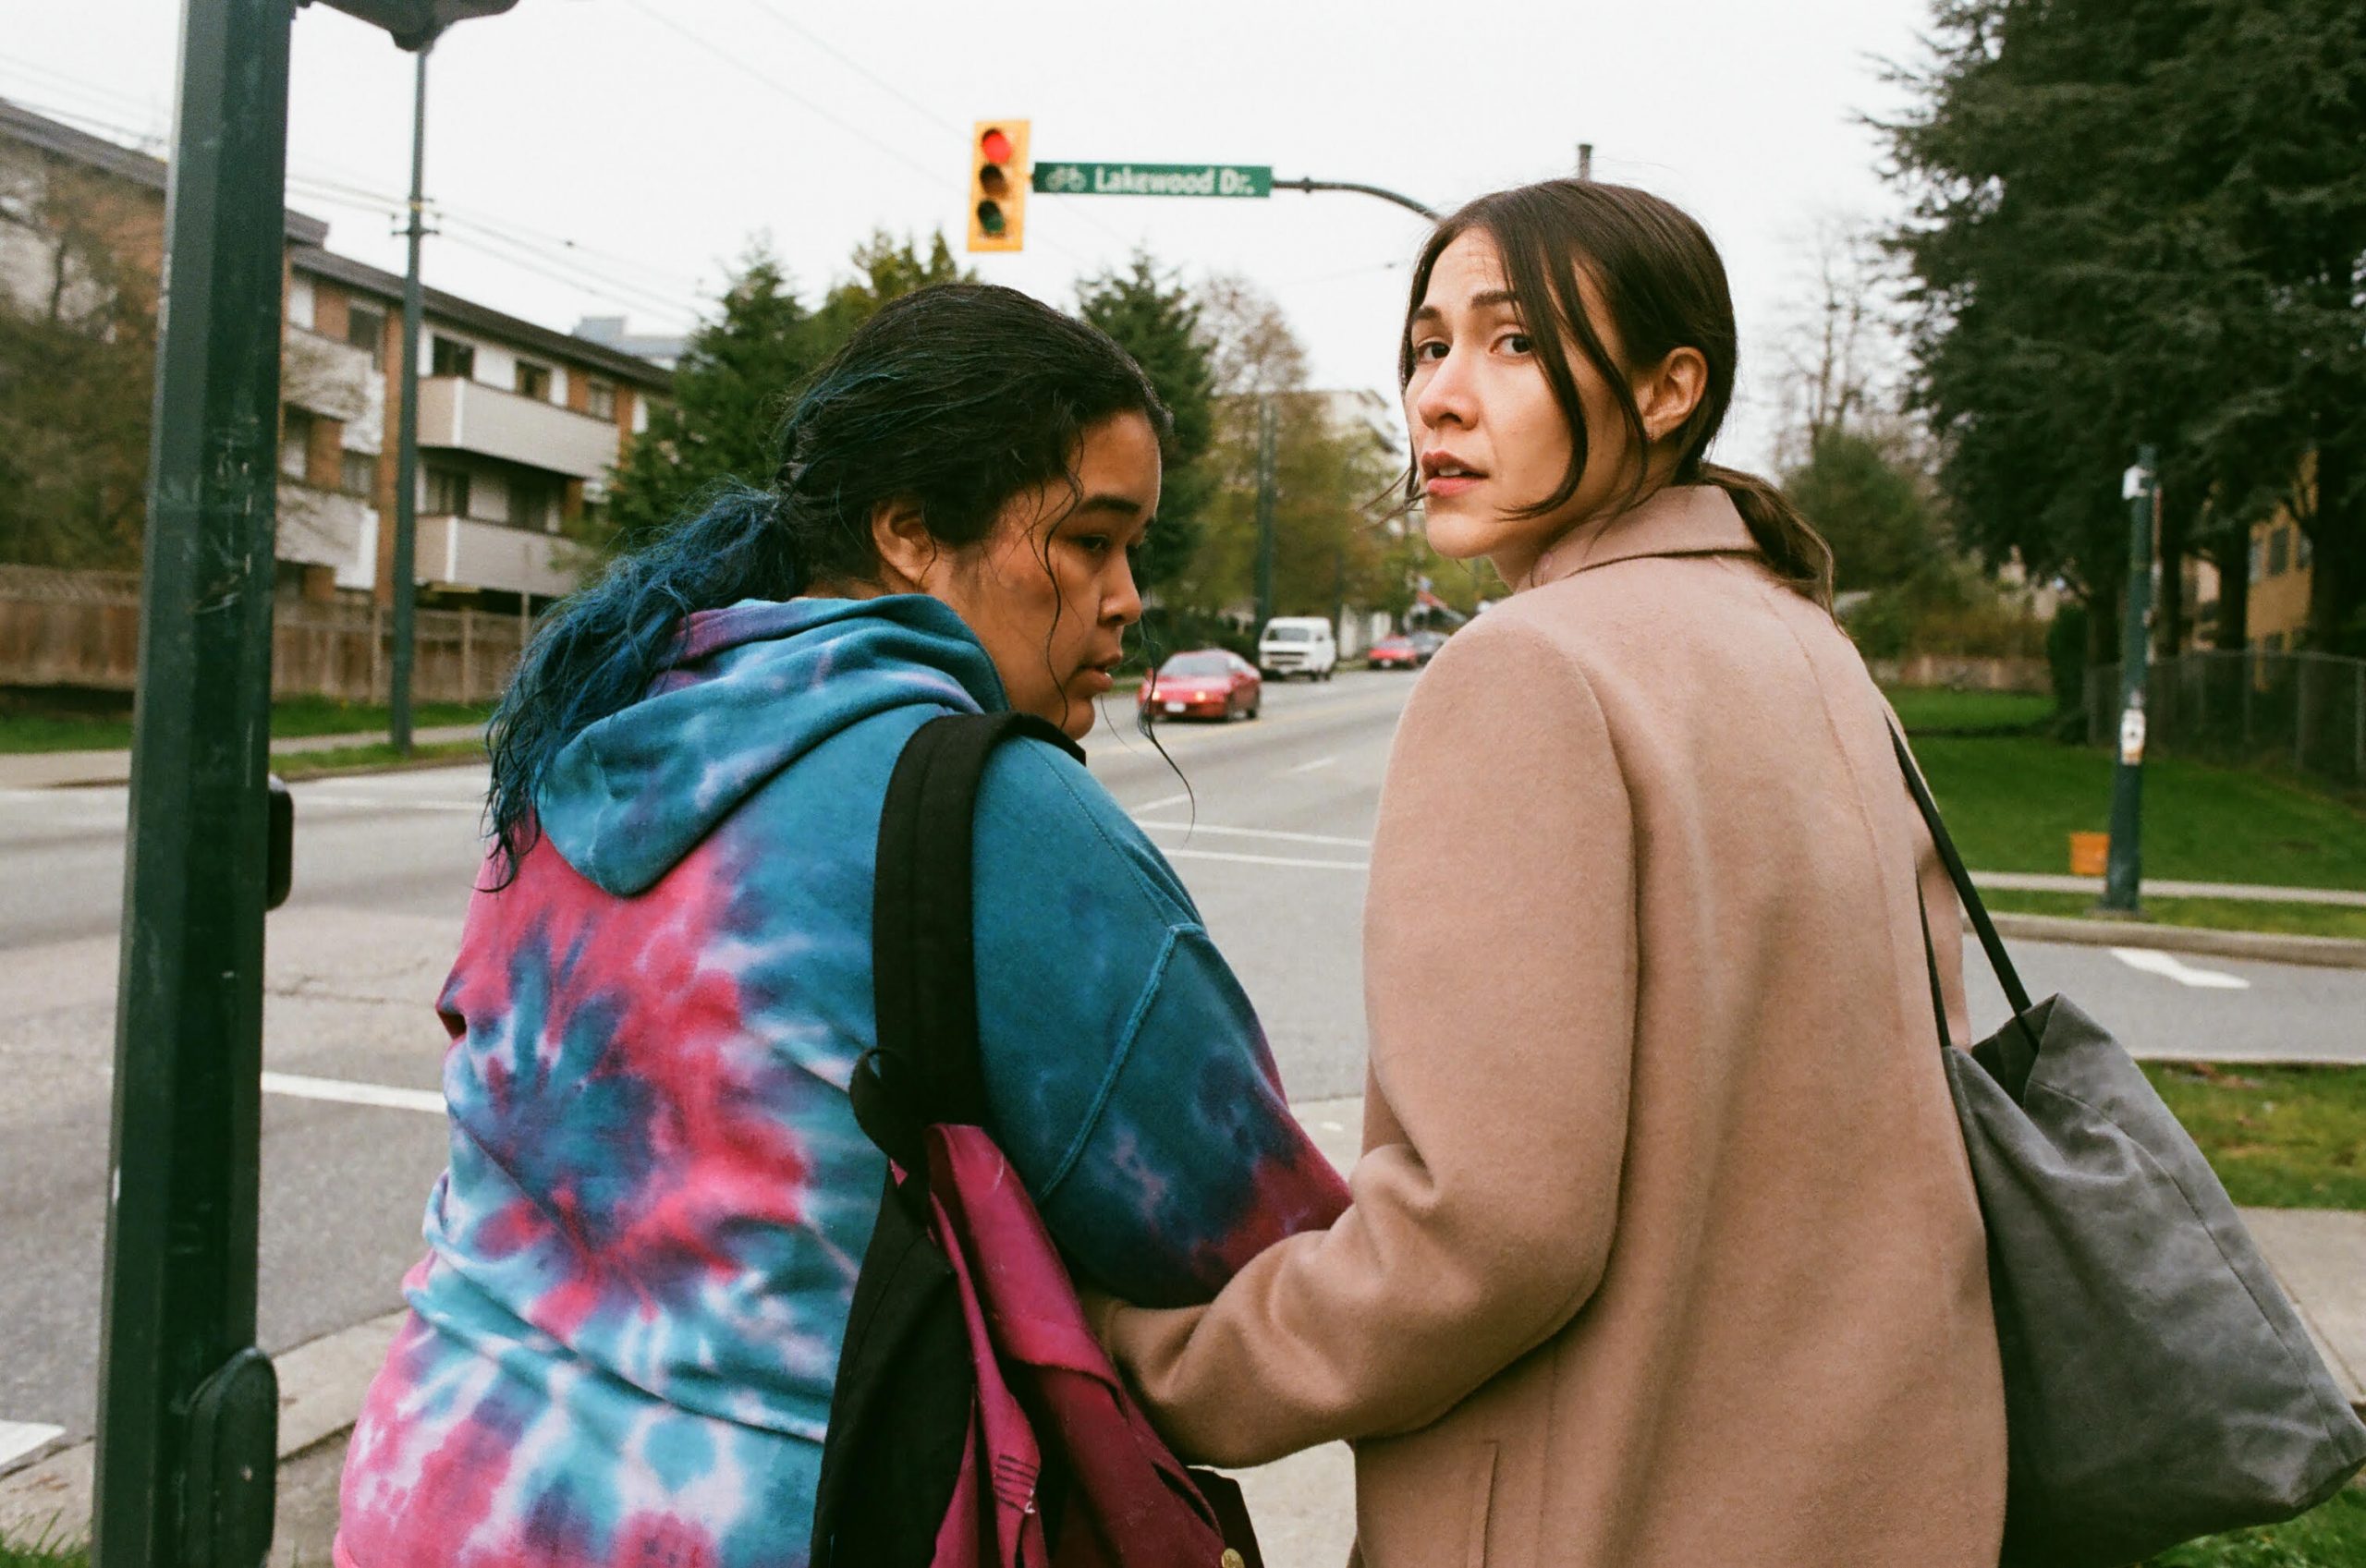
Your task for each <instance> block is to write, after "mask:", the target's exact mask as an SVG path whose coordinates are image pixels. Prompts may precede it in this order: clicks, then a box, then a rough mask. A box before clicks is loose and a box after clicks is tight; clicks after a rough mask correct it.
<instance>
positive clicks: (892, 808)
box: [850, 713, 1084, 1201]
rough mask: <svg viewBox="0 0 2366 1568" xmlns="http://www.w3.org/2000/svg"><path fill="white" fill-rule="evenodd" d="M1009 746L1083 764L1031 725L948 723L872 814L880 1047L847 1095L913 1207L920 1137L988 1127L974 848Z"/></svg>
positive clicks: (1048, 732) (929, 736) (920, 1165)
mask: <svg viewBox="0 0 2366 1568" xmlns="http://www.w3.org/2000/svg"><path fill="white" fill-rule="evenodd" d="M1018 736H1025V737H1027V738H1029V739H1031V740H1040V741H1044V742H1047V743H1049V744H1051V745H1054V746H1056V747H1058V748H1060V749H1061V750H1063V751H1066V752H1067V754H1068V755H1069V756H1071V757H1074V758H1075V759H1076V760H1078V761H1079V762H1081V761H1082V760H1084V753H1083V752H1082V751H1080V750H1079V749H1078V748H1077V744H1076V743H1075V742H1074V741H1072V740H1070V739H1069V738H1068V737H1067V735H1064V734H1062V733H1061V732H1060V731H1059V730H1058V729H1056V728H1055V727H1054V726H1053V725H1051V724H1049V723H1045V722H1044V721H1043V720H1042V719H1039V718H1036V717H1034V716H1033V715H1031V714H1027V713H947V714H945V715H944V716H943V717H941V718H935V719H931V720H930V721H929V722H928V723H924V724H922V725H921V727H920V728H919V729H918V730H916V731H914V732H913V734H912V738H911V739H910V740H909V741H907V742H906V743H905V745H904V749H903V752H902V754H901V755H899V756H898V757H897V758H896V771H895V772H894V773H893V774H892V775H890V777H889V779H888V781H887V797H886V801H885V804H884V806H883V807H882V808H881V810H880V817H879V858H878V866H877V869H876V872H875V874H874V881H873V888H872V908H871V922H872V928H871V942H872V965H871V977H872V1011H873V1014H874V1015H875V1017H876V1020H877V1027H878V1036H877V1043H876V1044H875V1045H873V1046H872V1049H871V1050H869V1051H864V1052H863V1054H862V1058H861V1060H860V1062H858V1063H857V1064H855V1072H854V1079H853V1082H852V1085H851V1087H850V1093H851V1097H852V1099H853V1101H854V1113H855V1120H856V1121H857V1122H858V1123H860V1124H861V1127H862V1130H863V1132H864V1133H865V1134H866V1135H868V1136H870V1138H871V1140H872V1142H873V1143H875V1144H877V1145H878V1146H879V1147H880V1148H881V1149H884V1150H885V1151H886V1153H887V1155H888V1157H889V1158H890V1159H892V1160H894V1161H896V1164H898V1165H900V1166H901V1167H903V1169H904V1172H905V1173H906V1175H907V1176H908V1177H911V1178H914V1179H915V1180H916V1182H917V1184H918V1185H917V1187H916V1188H915V1190H914V1191H913V1197H914V1199H915V1201H917V1200H918V1199H919V1198H920V1197H921V1195H922V1194H924V1193H925V1192H926V1190H927V1173H928V1161H927V1158H926V1156H925V1154H924V1152H923V1146H922V1143H921V1132H922V1130H923V1129H924V1128H927V1127H929V1126H931V1125H933V1124H939V1123H944V1124H954V1125H970V1126H982V1125H983V1124H984V1123H985V1119H986V1091H985V1078H984V1075H983V1073H982V1071H981V1069H980V1067H979V1064H978V981H977V959H976V954H975V950H974V943H973V941H972V937H971V932H972V930H973V926H972V920H973V918H974V917H973V916H972V914H971V908H970V865H971V849H972V842H973V836H974V833H973V829H974V818H975V814H976V806H977V798H978V784H979V781H980V780H981V779H982V778H983V777H984V776H985V771H986V763H987V760H989V759H990V758H991V757H992V756H993V754H994V748H996V747H997V746H1000V745H1001V744H1002V743H1003V742H1004V741H1006V740H1010V739H1013V738H1015V737H1018ZM906 1185H907V1186H908V1187H912V1186H913V1185H914V1183H912V1182H908V1183H907V1184H906Z"/></svg>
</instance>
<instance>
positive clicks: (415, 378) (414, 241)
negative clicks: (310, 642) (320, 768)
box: [386, 39, 434, 753]
mask: <svg viewBox="0 0 2366 1568" xmlns="http://www.w3.org/2000/svg"><path fill="white" fill-rule="evenodd" d="M433 48H434V43H433V40H432V39H431V40H430V41H429V42H427V43H422V44H421V46H420V50H419V77H418V83H417V86H416V87H415V88H414V89H413V91H412V98H411V122H410V270H409V272H408V273H405V274H404V276H403V389H402V415H401V424H400V426H399V430H398V433H397V435H396V445H395V562H394V572H395V658H394V678H393V680H392V682H391V683H390V685H389V688H388V691H387V699H386V706H387V723H386V738H387V740H388V741H390V742H391V743H392V744H393V746H394V748H395V749H396V751H400V752H405V753H408V752H409V750H410V674H411V662H412V659H413V657H414V655H415V652H416V650H417V645H418V623H419V570H418V567H419V339H420V320H419V318H420V314H421V292H422V289H421V283H420V276H419V247H420V241H421V240H422V239H424V238H425V237H426V235H427V216H426V213H427V209H426V194H425V185H426V178H427V56H428V53H429V51H430V50H432V49H433Z"/></svg>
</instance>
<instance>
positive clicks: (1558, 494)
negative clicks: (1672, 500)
mask: <svg viewBox="0 0 2366 1568" xmlns="http://www.w3.org/2000/svg"><path fill="white" fill-rule="evenodd" d="M1474 229H1475V230H1478V231H1479V232H1481V233H1483V234H1485V235H1486V236H1487V237H1490V238H1492V239H1493V240H1494V242H1495V249H1497V251H1498V252H1500V253H1501V255H1502V257H1503V261H1504V274H1505V280H1506V282H1507V283H1509V284H1510V285H1511V291H1512V293H1513V295H1514V296H1515V297H1516V298H1518V300H1519V302H1520V306H1521V309H1522V310H1525V311H1527V312H1528V325H1529V330H1530V332H1531V335H1532V337H1533V340H1534V342H1535V344H1536V354H1537V359H1538V360H1539V362H1540V363H1541V365H1542V366H1543V371H1544V379H1545V382H1546V383H1547V384H1548V385H1550V386H1551V387H1552V389H1553V397H1554V401H1555V402H1556V403H1558V404H1559V405H1560V407H1561V413H1562V415H1563V417H1564V418H1565V419H1567V421H1568V425H1569V435H1570V443H1569V445H1570V451H1569V466H1568V468H1567V470H1566V471H1565V472H1564V473H1563V474H1562V477H1561V482H1560V484H1559V485H1558V486H1557V487H1555V491H1554V492H1553V493H1552V494H1551V495H1548V496H1546V497H1545V498H1544V499H1543V500H1542V501H1540V502H1538V503H1537V504H1535V505H1534V506H1532V507H1531V508H1529V511H1530V513H1531V515H1533V516H1537V517H1543V516H1544V515H1545V514H1547V513H1551V512H1556V511H1558V510H1560V509H1561V508H1562V507H1564V506H1566V505H1567V504H1569V501H1570V499H1571V498H1572V497H1574V496H1575V495H1576V494H1577V492H1578V486H1579V483H1580V482H1581V481H1582V480H1584V478H1585V471H1586V455H1587V451H1588V447H1589V441H1588V436H1589V433H1590V432H1588V431H1587V429H1586V417H1585V405H1584V402H1583V400H1582V399H1581V398H1580V397H1579V393H1578V379H1577V375H1576V373H1575V372H1574V371H1572V370H1571V368H1570V364H1569V349H1568V345H1569V344H1570V343H1575V344H1576V345H1577V347H1578V352H1579V353H1580V354H1582V355H1583V356H1584V357H1585V359H1586V362H1587V363H1588V364H1589V365H1591V366H1592V368H1593V371H1594V372H1595V374H1597V375H1598V376H1600V377H1601V378H1602V380H1603V381H1604V383H1607V384H1608V385H1609V386H1610V388H1611V389H1612V391H1613V392H1614V393H1615V394H1616V395H1617V397H1618V400H1619V415H1620V418H1621V420H1622V422H1623V423H1624V424H1625V426H1626V428H1627V434H1628V441H1629V443H1630V444H1632V446H1633V447H1634V448H1635V449H1636V450H1638V451H1640V449H1641V448H1642V446H1643V445H1644V444H1645V443H1644V432H1643V416H1642V411H1641V410H1640V408H1638V407H1636V403H1635V392H1634V388H1633V386H1632V385H1631V384H1630V383H1629V382H1628V373H1627V366H1628V365H1655V364H1657V363H1659V362H1660V361H1661V360H1663V359H1665V358H1666V357H1667V356H1668V355H1669V354H1671V353H1673V352H1675V351H1676V350H1677V349H1678V348H1692V349H1696V350H1698V351H1699V353H1700V355H1701V359H1702V361H1703V362H1704V363H1705V364H1706V365H1707V367H1708V382H1707V384H1706V385H1705V386H1703V387H1702V388H1701V401H1700V402H1699V403H1697V404H1696V405H1694V407H1693V409H1692V412H1691V414H1690V415H1689V417H1688V418H1687V419H1685V421H1684V423H1683V424H1682V425H1681V426H1679V427H1678V428H1677V429H1676V430H1675V431H1672V432H1669V433H1668V434H1667V435H1665V436H1664V437H1663V438H1662V439H1663V441H1665V442H1666V443H1668V444H1672V445H1673V446H1674V448H1675V450H1676V453H1677V461H1676V467H1675V470H1674V472H1673V475H1672V479H1673V481H1674V482H1675V483H1677V484H1714V485H1716V486H1718V487H1719V488H1721V489H1722V490H1724V491H1725V492H1726V494H1728V495H1730V496H1732V497H1733V502H1734V506H1735V509H1736V510H1738V511H1739V512H1740V513H1741V517H1742V521H1743V522H1744V523H1745V524H1747V525H1748V526H1749V529H1750V538H1751V539H1752V540H1754V541H1757V544H1758V547H1759V549H1760V550H1761V551H1762V552H1764V553H1765V555H1766V559H1767V563H1768V565H1771V566H1772V567H1773V568H1774V574H1775V575H1776V576H1777V577H1780V578H1781V579H1782V580H1783V581H1784V582H1786V583H1787V584H1788V585H1789V586H1790V587H1792V588H1794V589H1796V590H1799V592H1800V593H1802V594H1804V595H1806V596H1807V597H1808V598H1810V599H1811V600H1813V601H1814V602H1816V603H1818V604H1820V605H1822V606H1823V608H1824V609H1825V610H1827V611H1829V610H1830V609H1831V608H1832V547H1831V546H1830V545H1828V544H1826V543H1824V541H1823V537H1822V536H1821V535H1819V534H1818V533H1817V532H1816V531H1815V529H1813V528H1812V527H1811V526H1810V525H1809V523H1808V520H1807V519H1806V518H1805V517H1801V516H1800V515H1799V509H1798V508H1797V507H1795V506H1793V505H1792V504H1791V503H1790V502H1789V500H1788V499H1787V498H1786V497H1785V496H1784V494H1783V492H1782V491H1781V490H1780V489H1778V488H1776V487H1775V486H1774V484H1772V483H1770V482H1768V481H1767V480H1762V479H1760V478H1758V477H1757V476H1756V475H1754V474H1746V473H1743V472H1741V471H1740V470H1739V469H1737V468H1722V467H1720V466H1718V465H1717V464H1714V463H1712V462H1709V461H1708V459H1707V453H1708V450H1709V444H1710V443H1711V442H1712V441H1714V439H1715V438H1716V434H1717V431H1718V429H1719V427H1720V426H1722V425H1723V424H1724V423H1725V419H1726V408H1727V407H1730V406H1731V405H1732V403H1733V395H1734V374H1735V371H1736V368H1737V362H1738V359H1739V357H1740V346H1739V340H1738V334H1737V333H1736V332H1735V328H1734V301H1733V293H1732V290H1731V289H1730V288H1729V287H1728V286H1727V285H1726V264H1725V261H1724V260H1723V259H1722V258H1720V257H1719V256H1718V254H1717V247H1716V244H1715V242H1714V241H1713V240H1712V239H1710V237H1709V234H1708V231H1707V230H1705V229H1703V228H1702V227H1701V225H1700V224H1698V223H1697V222H1695V221H1694V220H1693V218H1692V216H1691V214H1689V213H1686V212H1685V211H1684V210H1683V209H1682V208H1680V207H1677V205H1676V204H1675V203H1673V202H1671V201H1665V200H1663V199H1661V198H1660V197H1657V196H1653V194H1652V193H1651V192H1649V191H1647V190H1638V189H1636V188H1634V187H1632V186H1626V185H1603V184H1597V183H1596V182H1594V181H1592V180H1576V179H1553V180H1545V181H1543V182H1542V183H1540V184H1536V185H1523V186H1518V187H1516V188H1513V189H1510V190H1499V191H1496V192H1495V193H1494V194H1493V195H1491V196H1482V197H1480V198H1479V199H1478V200H1477V201H1472V202H1470V203H1469V204H1468V205H1467V206H1465V207H1463V208H1462V210H1461V211H1459V212H1457V213H1454V214H1453V215H1452V216H1451V217H1449V218H1447V219H1446V220H1445V222H1444V223H1442V224H1440V225H1438V226H1437V229H1436V230H1435V232H1433V234H1432V235H1431V236H1430V238H1429V242H1428V243H1427V244H1426V245H1424V246H1423V247H1422V248H1421V260H1420V261H1418V262H1417V263H1416V264H1415V266H1414V268H1413V290H1412V297H1411V298H1410V299H1409V301H1408V303H1407V305H1406V308H1405V335H1404V336H1403V338H1402V339H1401V340H1400V342H1399V346H1398V359H1397V379H1398V384H1399V385H1400V386H1401V385H1403V384H1405V383H1409V382H1410V381H1411V380H1412V376H1413V332H1412V327H1413V313H1414V312H1415V311H1417V310H1420V309H1421V301H1422V300H1423V298H1426V297H1427V296H1428V294H1429V291H1430V274H1431V273H1433V271H1435V270H1436V267H1437V261H1438V258H1439V256H1441V255H1443V254H1444V253H1445V248H1446V247H1447V246H1449V245H1451V244H1453V243H1454V242H1455V240H1456V239H1457V238H1459V237H1461V236H1463V235H1465V234H1467V233H1470V231H1472V230H1474ZM1580 274H1582V275H1583V276H1584V277H1585V278H1586V279H1587V281H1588V282H1590V283H1592V285H1593V286H1594V289H1595V291H1596V293H1597V294H1598V295H1599V296H1600V298H1601V299H1602V303H1603V308H1604V311H1605V312H1606V314H1607V315H1608V317H1609V322H1608V323H1607V324H1608V325H1609V326H1610V327H1611V328H1612V329H1613V330H1614V331H1615V332H1616V335H1617V340H1618V344H1619V346H1620V349H1621V350H1622V351H1623V353H1624V356H1625V358H1626V360H1627V365H1620V364H1618V363H1616V361H1615V359H1614V358H1613V356H1612V354H1611V351H1610V346H1609V344H1608V342H1607V341H1606V339H1605V337H1604V333H1603V332H1602V331H1601V330H1600V329H1599V328H1598V327H1597V326H1596V325H1595V323H1594V322H1593V321H1592V318H1591V316H1590V314H1589V313H1588V311H1587V309H1586V304H1585V300H1584V298H1583V296H1582V295H1581V294H1580V292H1579V287H1578V279H1579V275H1580ZM1554 327H1557V328H1558V329H1559V330H1558V331H1553V330H1548V329H1550V328H1554ZM1644 471H1645V470H1644V466H1643V465H1642V464H1641V463H1640V462H1639V463H1638V464H1637V465H1636V470H1635V474H1634V492H1633V493H1632V494H1630V495H1629V496H1628V504H1629V505H1631V504H1634V503H1636V502H1639V501H1640V500H1642V498H1643V495H1642V490H1643V484H1644ZM1407 484H1408V487H1409V492H1410V491H1411V490H1413V489H1414V488H1415V487H1417V486H1418V479H1417V478H1416V477H1415V476H1411V475H1409V476H1408V479H1407Z"/></svg>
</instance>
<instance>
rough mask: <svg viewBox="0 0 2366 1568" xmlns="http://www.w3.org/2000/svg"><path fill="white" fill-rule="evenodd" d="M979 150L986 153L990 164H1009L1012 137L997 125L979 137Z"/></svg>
mask: <svg viewBox="0 0 2366 1568" xmlns="http://www.w3.org/2000/svg"><path fill="white" fill-rule="evenodd" d="M978 151H979V152H982V153H984V154H985V158H986V162H987V163H989V164H1007V163H1009V162H1010V153H1011V146H1010V138H1009V137H1007V136H1006V135H1004V134H1003V132H1002V129H1001V128H1000V127H996V128H994V129H991V130H989V131H987V132H986V134H985V135H983V136H982V137H980V138H979V139H978Z"/></svg>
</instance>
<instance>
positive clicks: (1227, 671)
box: [1137, 648, 1265, 720]
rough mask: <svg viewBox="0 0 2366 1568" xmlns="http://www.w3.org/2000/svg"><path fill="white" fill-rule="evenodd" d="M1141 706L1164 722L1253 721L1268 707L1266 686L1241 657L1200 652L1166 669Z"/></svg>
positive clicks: (1147, 684)
mask: <svg viewBox="0 0 2366 1568" xmlns="http://www.w3.org/2000/svg"><path fill="white" fill-rule="evenodd" d="M1137 700H1138V701H1139V702H1140V705H1141V710H1142V711H1143V712H1145V713H1152V712H1155V713H1157V714H1158V715H1160V716H1161V717H1163V718H1169V719H1220V720H1230V719H1235V718H1249V719H1253V718H1255V717H1256V716H1257V714H1258V712H1259V711H1261V710H1262V708H1263V707H1264V705H1265V682H1264V680H1263V678H1262V676H1260V675H1258V674H1257V669H1256V666H1254V665H1252V664H1251V663H1250V662H1249V661H1248V660H1246V659H1243V658H1242V657H1241V656H1240V655H1239V654H1238V653H1232V652H1228V651H1226V650H1224V649H1221V648H1201V649H1195V650H1192V651H1191V652H1189V653H1177V654H1176V655H1175V656H1174V657H1173V658H1171V659H1169V660H1167V662H1165V663H1164V664H1161V665H1160V666H1159V667H1158V674H1156V675H1153V676H1152V677H1151V678H1150V679H1148V680H1146V681H1144V682H1142V685H1141V695H1140V698H1138V699H1137Z"/></svg>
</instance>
